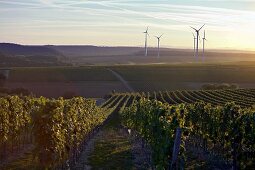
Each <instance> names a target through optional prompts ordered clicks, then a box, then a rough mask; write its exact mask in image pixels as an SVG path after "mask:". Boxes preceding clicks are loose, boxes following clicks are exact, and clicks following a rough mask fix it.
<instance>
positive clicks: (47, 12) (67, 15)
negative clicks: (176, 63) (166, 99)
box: [0, 0, 255, 51]
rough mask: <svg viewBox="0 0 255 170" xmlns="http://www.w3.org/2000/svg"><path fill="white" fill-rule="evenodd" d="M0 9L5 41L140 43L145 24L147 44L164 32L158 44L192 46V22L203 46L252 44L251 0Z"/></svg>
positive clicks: (50, 3)
mask: <svg viewBox="0 0 255 170" xmlns="http://www.w3.org/2000/svg"><path fill="white" fill-rule="evenodd" d="M0 12H1V16H2V17H0V22H1V24H2V26H1V28H0V31H1V32H2V34H1V35H0V39H1V41H3V42H7V43H15V44H25V45H42V44H46V45H48V44H53V45H54V44H58V45H92V46H110V47H120V46H124V47H126V46H128V47H143V46H144V34H143V32H144V31H145V29H146V27H147V26H149V33H150V35H151V36H150V38H149V40H148V43H149V47H156V39H155V38H154V35H159V34H161V33H164V36H163V37H162V41H161V46H162V47H164V48H175V49H193V46H192V45H193V44H192V42H193V37H192V34H191V32H192V30H191V28H190V26H193V27H195V28H198V27H200V26H202V25H203V24H206V25H205V30H206V32H207V35H208V36H207V39H208V41H207V42H206V49H209V50H233V49H234V50H241V51H254V50H255V41H254V40H255V35H254V34H253V30H255V24H254V23H250V22H251V20H252V18H254V17H255V1H254V0H245V1H243V0H234V1H230V0H222V1H219V0H206V1H201V0H195V1H192V2H190V1H188V0H181V1H177V0H175V1H172V2H168V1H166V0H159V1H156V0H151V1H150V2H148V1H145V0H121V1H116V0H98V1H90V0H87V1H82V0H79V1H74V0H65V1H64V0H62V1H60V0H37V1H32V0H26V1H21V0H15V1H6V0H0ZM202 34H203V33H202V32H201V38H202V36H203V35H202ZM200 47H201V44H200Z"/></svg>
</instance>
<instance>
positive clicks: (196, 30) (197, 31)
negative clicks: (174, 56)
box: [191, 24, 205, 58]
mask: <svg viewBox="0 0 255 170" xmlns="http://www.w3.org/2000/svg"><path fill="white" fill-rule="evenodd" d="M204 26H205V24H204V25H203V26H202V27H200V28H199V29H196V28H194V27H191V28H192V29H193V30H195V32H196V33H197V46H196V47H197V48H196V56H197V58H198V39H199V31H200V30H201V29H202V28H203V27H204Z"/></svg>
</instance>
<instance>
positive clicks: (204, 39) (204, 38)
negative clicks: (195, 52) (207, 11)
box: [202, 30, 207, 60]
mask: <svg viewBox="0 0 255 170" xmlns="http://www.w3.org/2000/svg"><path fill="white" fill-rule="evenodd" d="M202 39H203V60H204V57H205V41H207V39H206V37H205V30H204V37H203V38H202Z"/></svg>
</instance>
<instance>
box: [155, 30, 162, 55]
mask: <svg viewBox="0 0 255 170" xmlns="http://www.w3.org/2000/svg"><path fill="white" fill-rule="evenodd" d="M162 36H163V34H162V35H161V36H159V37H157V36H155V37H156V38H157V40H158V58H159V57H160V38H161V37H162Z"/></svg>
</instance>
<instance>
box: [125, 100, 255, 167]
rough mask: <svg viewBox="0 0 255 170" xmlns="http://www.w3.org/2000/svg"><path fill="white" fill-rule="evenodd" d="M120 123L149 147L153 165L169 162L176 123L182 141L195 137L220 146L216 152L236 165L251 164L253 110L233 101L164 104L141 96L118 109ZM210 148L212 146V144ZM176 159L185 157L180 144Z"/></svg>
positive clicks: (254, 139)
mask: <svg viewBox="0 0 255 170" xmlns="http://www.w3.org/2000/svg"><path fill="white" fill-rule="evenodd" d="M121 115H122V119H123V123H124V124H125V125H126V126H127V127H129V128H132V129H134V130H135V131H136V132H138V134H140V135H141V136H142V137H143V138H144V139H145V141H147V142H148V143H149V144H150V146H151V148H152V156H153V162H154V164H155V166H156V168H157V169H167V168H168V167H169V166H170V164H169V163H170V160H171V156H172V155H171V154H172V151H173V144H174V138H175V131H176V128H177V127H180V128H182V132H183V133H182V141H183V142H185V139H186V138H187V136H189V137H196V136H197V137H198V138H200V139H202V141H203V144H204V146H203V148H204V149H208V148H207V147H208V146H207V144H208V143H210V144H212V145H213V146H214V145H218V146H220V147H221V150H222V152H219V153H220V155H221V156H222V157H224V158H226V159H229V160H232V161H233V162H235V161H236V163H234V164H235V165H236V166H237V168H251V167H254V166H255V165H254V161H255V160H254V158H255V157H254V151H255V111H254V109H251V108H244V109H242V108H241V107H240V106H238V105H235V104H234V103H227V104H225V105H224V106H212V105H211V104H207V103H204V102H199V103H194V104H179V105H173V106H171V105H168V104H163V103H161V102H159V101H156V100H154V101H150V100H148V99H145V98H142V99H140V100H139V101H138V102H136V103H135V104H134V105H132V106H130V107H128V108H126V109H124V111H123V112H122V113H121ZM213 149H214V148H213ZM179 160H180V161H184V160H185V145H184V144H183V143H182V144H181V150H180V155H179Z"/></svg>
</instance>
